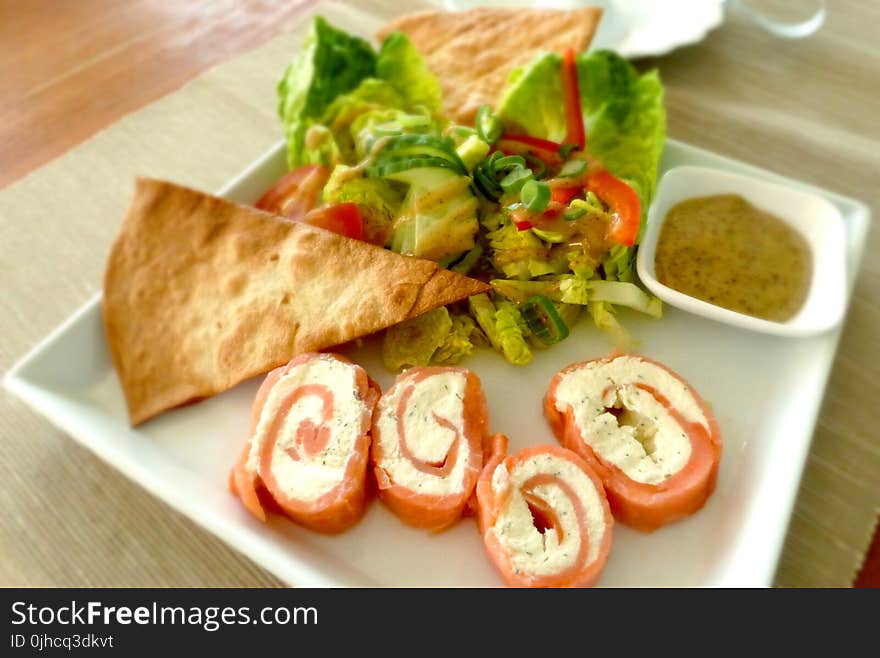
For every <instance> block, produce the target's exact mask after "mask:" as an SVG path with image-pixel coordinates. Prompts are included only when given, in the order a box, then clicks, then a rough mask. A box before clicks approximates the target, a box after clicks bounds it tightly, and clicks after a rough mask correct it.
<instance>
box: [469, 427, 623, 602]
mask: <svg viewBox="0 0 880 658" xmlns="http://www.w3.org/2000/svg"><path fill="white" fill-rule="evenodd" d="M493 444H494V445H493V451H492V455H491V457H490V458H489V460H488V463H487V465H486V467H485V468H484V469H483V472H482V474H481V475H480V479H479V482H478V483H477V508H478V514H479V523H480V533H481V534H482V537H483V543H484V544H485V546H486V553H487V554H488V555H489V559H490V560H491V561H492V564H494V565H495V568H496V569H497V570H498V572H499V573H500V574H501V577H502V578H503V579H504V581H505V582H506V583H507V584H508V585H510V586H512V587H591V586H592V585H594V584H595V583H596V581H597V580H598V578H599V575H600V574H601V572H602V568H603V567H604V566H605V562H606V560H607V559H608V553H609V552H610V550H611V535H612V528H613V526H614V520H613V518H612V516H611V510H610V508H609V505H608V500H607V499H606V498H605V492H604V490H603V488H602V482H601V480H600V479H599V478H598V476H597V475H596V474H595V473H594V472H593V471H592V469H590V467H589V466H588V465H587V464H586V462H585V461H584V460H583V459H581V458H580V457H579V456H578V455H577V454H575V453H574V452H572V451H571V450H567V449H565V448H560V447H559V446H541V445H539V446H533V447H530V448H527V449H525V450H522V451H520V452H518V453H517V454H515V455H513V456H512V457H508V456H506V454H505V453H506V451H507V438H506V437H504V436H502V435H498V436H497V437H496V438H495V440H494V442H493Z"/></svg>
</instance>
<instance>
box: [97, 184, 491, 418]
mask: <svg viewBox="0 0 880 658" xmlns="http://www.w3.org/2000/svg"><path fill="white" fill-rule="evenodd" d="M488 288H489V287H488V286H487V285H485V284H484V283H481V282H479V281H476V280H474V279H469V278H467V277H464V276H460V275H458V274H455V273H453V272H450V271H448V270H445V269H443V268H441V267H439V266H438V265H437V264H436V263H434V262H431V261H427V260H421V259H417V258H410V257H407V256H401V255H399V254H396V253H394V252H391V251H388V250H387V249H382V248H380V247H376V246H373V245H370V244H367V243H365V242H360V241H357V240H351V239H349V238H346V237H343V236H340V235H336V234H335V233H330V232H329V231H325V230H323V229H318V228H314V227H311V226H307V225H305V224H302V223H298V222H292V221H289V220H286V219H284V218H280V217H276V216H273V215H269V214H267V213H264V212H261V211H258V210H255V209H253V208H250V207H246V206H239V205H236V204H234V203H230V202H229V201H224V200H223V199H219V198H216V197H213V196H209V195H207V194H202V193H201V192H196V191H194V190H190V189H187V188H184V187H180V186H177V185H174V184H172V183H166V182H162V181H157V180H149V179H140V180H138V181H137V188H136V191H135V195H134V199H133V200H132V203H131V206H130V207H129V210H128V214H127V216H126V218H125V221H124V222H123V225H122V228H121V231H120V234H119V236H118V237H117V239H116V242H115V244H114V245H113V247H112V250H111V252H110V258H109V261H108V264H107V270H106V273H105V277H104V299H103V318H104V328H105V331H106V334H107V341H108V343H109V346H110V353H111V355H112V358H113V363H114V365H115V366H116V371H117V373H118V374H119V379H120V381H121V382H122V388H123V391H124V392H125V398H126V402H127V404H128V413H129V417H130V419H131V423H132V425H137V424H139V423H142V422H143V421H145V420H147V419H149V418H151V417H152V416H155V415H156V414H158V413H160V412H162V411H164V410H166V409H170V408H172V407H176V406H179V405H181V404H184V403H186V402H191V401H195V400H199V399H201V398H205V397H208V396H211V395H215V394H217V393H220V392H221V391H225V390H226V389H229V388H231V387H232V386H235V385H236V384H238V383H239V382H241V381H243V380H245V379H248V378H250V377H254V376H256V375H259V374H262V373H265V372H267V371H269V370H271V369H273V368H275V367H277V366H280V365H282V364H284V363H286V362H287V361H289V360H290V359H291V358H292V357H293V356H295V355H296V354H300V353H302V352H310V351H316V350H320V349H323V348H327V347H331V346H333V345H339V344H340V343H344V342H347V341H350V340H352V339H354V338H357V337H359V336H365V335H367V334H371V333H373V332H375V331H378V330H380V329H384V328H385V327H388V326H391V325H393V324H397V323H398V322H401V321H403V320H406V319H408V318H411V317H414V316H416V315H419V314H421V313H424V312H426V311H429V310H431V309H432V308H436V307H438V306H443V305H445V304H450V303H452V302H455V301H458V300H460V299H464V298H466V297H469V296H470V295H474V294H477V293H479V292H484V291H486V290H488Z"/></svg>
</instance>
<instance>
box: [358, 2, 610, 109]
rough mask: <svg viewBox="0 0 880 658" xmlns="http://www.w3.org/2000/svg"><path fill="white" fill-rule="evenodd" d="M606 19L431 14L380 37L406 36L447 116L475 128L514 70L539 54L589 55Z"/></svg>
mask: <svg viewBox="0 0 880 658" xmlns="http://www.w3.org/2000/svg"><path fill="white" fill-rule="evenodd" d="M601 17H602V9H601V8H599V7H580V8H577V9H544V8H527V7H477V8H475V9H468V10H463V11H443V10H431V11H422V12H418V13H414V14H407V15H405V16H401V17H399V18H396V19H394V20H392V21H391V22H390V23H388V24H387V25H385V26H383V27H382V28H381V29H380V30H379V32H378V33H377V35H376V36H377V37H378V38H379V39H380V40H381V39H384V38H385V37H386V36H387V35H388V34H390V33H391V32H393V31H395V30H399V31H401V32H404V33H405V34H406V35H407V36H408V37H409V38H410V40H411V41H412V42H413V45H414V46H415V47H416V48H417V49H418V50H419V52H421V54H422V55H423V56H424V57H425V60H426V61H427V63H428V67H429V68H430V69H431V70H432V71H433V72H434V74H435V75H436V76H437V77H438V78H439V80H440V86H441V87H442V89H443V105H444V108H445V109H446V112H447V114H448V115H449V116H450V117H452V118H453V119H455V120H456V121H458V122H459V123H464V124H470V123H472V122H473V118H474V114H476V111H477V109H478V108H479V107H480V106H481V105H485V104H489V105H492V106H495V105H496V104H497V102H498V100H499V98H500V96H501V92H502V91H503V89H504V87H505V86H506V84H507V79H508V76H509V75H510V72H511V71H512V70H513V69H514V68H516V67H518V66H524V65H526V64H528V63H529V62H530V61H531V60H532V59H534V57H535V55H537V54H538V53H540V52H544V51H552V52H559V53H561V52H563V51H565V50H567V49H568V48H574V49H575V51H576V52H581V51H583V50H586V49H587V47H588V46H589V45H590V42H591V41H592V40H593V35H594V34H595V32H596V27H597V26H598V24H599V20H600V18H601Z"/></svg>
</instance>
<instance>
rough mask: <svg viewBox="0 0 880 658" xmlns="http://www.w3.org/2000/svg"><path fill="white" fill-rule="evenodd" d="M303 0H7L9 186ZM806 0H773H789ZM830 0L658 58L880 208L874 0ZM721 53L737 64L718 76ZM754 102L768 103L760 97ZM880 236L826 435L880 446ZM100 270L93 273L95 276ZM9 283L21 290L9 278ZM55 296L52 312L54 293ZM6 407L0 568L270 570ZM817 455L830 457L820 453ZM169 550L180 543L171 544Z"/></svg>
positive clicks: (666, 69) (178, 575) (3, 162)
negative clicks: (783, 37) (134, 521)
mask: <svg viewBox="0 0 880 658" xmlns="http://www.w3.org/2000/svg"><path fill="white" fill-rule="evenodd" d="M308 4H311V3H309V2H308V1H306V2H299V3H297V2H290V1H284V0H278V1H276V2H268V1H267V0H242V1H238V2H231V1H228V2H218V1H213V0H212V1H210V2H209V1H208V0H191V1H190V2H186V3H176V2H174V3H172V2H162V3H157V2H150V1H148V0H129V1H126V2H122V1H114V0H78V1H77V2H68V1H64V0H30V1H29V2H26V3H21V2H17V1H15V0H0V99H3V100H2V105H0V144H2V148H0V188H2V187H3V186H5V185H7V184H9V183H11V182H13V181H15V180H17V179H19V178H20V177H22V176H24V175H26V174H27V173H28V172H30V171H32V170H34V169H35V168H37V167H39V166H41V165H42V164H44V163H46V162H48V161H49V160H51V159H53V158H54V157H56V156H58V155H59V154H61V153H63V152H65V151H66V150H67V149H69V148H71V147H73V146H74V145H76V144H78V143H80V142H81V141H82V140H84V139H86V138H88V137H89V136H90V135H92V134H93V133H95V132H96V131H99V130H100V129H101V128H103V127H105V126H107V125H108V124H110V123H112V122H113V121H115V120H116V119H118V118H120V117H122V116H123V115H125V114H126V113H128V112H131V111H133V110H135V109H137V108H139V107H141V106H143V105H144V104H146V103H148V102H150V101H151V100H154V99H156V98H158V97H160V96H162V95H164V94H166V93H168V92H171V91H173V90H175V89H176V88H178V87H179V86H180V85H182V84H183V83H184V82H186V81H187V80H189V79H191V78H192V77H194V76H195V75H196V74H198V73H199V72H201V71H203V70H204V69H206V68H207V67H209V66H211V65H212V64H214V63H217V62H220V61H222V60H224V59H226V58H228V57H231V56H233V55H235V54H237V53H239V52H242V51H244V50H247V49H248V48H251V47H254V46H256V45H258V44H260V43H261V42H263V41H264V40H266V39H267V38H269V37H270V36H272V35H274V34H275V33H276V32H278V30H280V29H281V28H282V27H283V26H284V25H285V23H286V22H287V21H289V20H290V19H291V18H292V17H294V16H295V15H296V14H297V13H298V12H300V11H302V9H303V7H304V6H305V5H308ZM753 4H757V3H753ZM797 4H798V3H796V2H795V1H794V0H791V1H790V2H774V3H773V5H774V7H775V8H779V7H780V6H781V7H782V9H783V10H786V9H788V10H792V8H793V7H795V6H796V5H797ZM829 5H830V18H829V20H828V23H827V25H826V27H825V29H824V30H823V32H822V33H821V34H820V35H818V36H816V37H813V38H811V39H809V40H807V41H803V42H782V41H776V40H775V39H773V38H772V37H770V36H768V35H766V34H763V33H761V32H759V31H757V30H755V29H753V28H752V27H751V26H750V25H749V24H748V23H747V22H745V21H744V20H743V19H741V18H737V17H731V19H730V20H729V21H728V22H727V23H726V24H725V25H724V26H723V27H722V28H720V29H719V30H717V31H716V32H715V33H713V34H712V35H711V36H710V38H709V39H708V40H707V41H706V42H705V43H704V44H701V45H698V46H693V47H688V48H684V49H682V50H679V51H676V52H675V53H673V54H671V55H668V56H665V57H663V58H660V59H658V60H656V61H655V62H653V64H655V65H657V66H659V67H660V70H661V73H662V75H663V79H664V82H665V84H666V86H667V105H668V109H669V132H670V134H671V135H672V136H675V137H678V138H682V139H686V140H687V141H690V142H693V143H697V144H701V145H704V146H706V147H707V148H710V149H713V150H717V151H719V152H723V153H726V154H729V155H731V156H732V157H735V158H742V159H744V160H748V161H752V162H756V163H759V164H763V165H764V166H767V167H769V168H772V169H775V170H776V171H779V172H780V173H782V174H784V175H790V176H793V177H797V178H801V179H805V180H808V181H810V182H813V183H816V184H819V185H824V186H827V187H830V188H832V189H835V190H837V191H839V192H842V193H844V194H849V195H852V196H855V197H858V198H862V199H864V200H866V201H868V202H869V203H870V204H871V205H872V208H873V210H874V213H875V214H876V213H877V211H878V210H880V186H878V185H877V183H878V179H877V171H878V167H877V165H878V162H880V160H878V158H877V155H876V154H877V153H878V152H880V123H878V121H877V117H878V116H880V94H878V93H877V88H876V85H877V81H878V80H880V62H878V56H877V45H876V28H877V25H880V7H878V6H875V5H873V4H871V5H869V3H861V2H856V1H855V0H839V1H836V2H835V1H832V2H830V3H829ZM719 71H735V72H736V73H735V76H734V77H731V76H729V75H728V76H719V73H718V72H719ZM755 108H760V110H761V111H760V112H759V113H758V114H757V115H756V114H755V113H754V110H755ZM755 116H757V117H758V121H755V118H754V117H755ZM730 126H733V128H735V129H728V127H730ZM817 127H818V128H817ZM843 146H845V147H846V148H845V149H843V148H839V147H843ZM844 153H845V154H846V155H844ZM805 159H806V160H808V161H809V162H807V164H805V162H804V161H805ZM878 247H880V240H878V235H877V231H876V230H874V231H872V233H871V237H870V241H869V244H868V247H867V250H866V254H867V256H866V259H865V261H866V262H865V265H864V267H863V271H862V273H861V276H860V278H859V281H858V284H857V288H856V292H855V297H854V300H853V310H852V313H851V315H850V317H849V320H848V324H847V327H846V329H845V332H844V336H843V340H842V343H841V349H840V353H839V356H838V359H837V361H836V363H835V368H834V372H833V374H832V378H831V382H830V388H829V391H830V392H829V394H828V396H827V398H826V401H825V405H824V407H823V410H822V414H821V418H820V421H819V427H818V430H817V438H816V443H817V444H822V443H824V444H826V445H827V444H829V442H830V443H832V444H833V442H835V441H847V440H853V437H857V438H858V437H861V438H862V439H864V440H868V441H870V440H873V449H874V450H880V442H878V440H877V437H878V434H880V432H878V430H877V429H876V427H877V422H878V420H880V419H878V415H877V412H876V404H877V403H876V400H877V399H878V396H880V385H878V382H880V372H878V367H877V355H878V354H880V343H878V337H880V310H878V305H877V301H878V299H880V261H878V260H877V259H876V258H874V254H875V253H876V251H877V249H878ZM3 262H5V261H3ZM92 285H93V288H96V287H97V285H98V282H97V281H94V282H92ZM7 294H10V291H5V290H4V296H5V295H7ZM11 294H12V295H22V294H24V291H15V290H14V291H11ZM16 308H17V309H18V313H19V314H18V315H17V316H16V319H15V327H14V329H13V334H10V335H13V336H14V340H12V339H10V340H8V341H4V342H5V343H6V345H4V346H3V347H0V350H2V352H0V357H2V363H0V366H2V368H3V369H6V368H8V366H9V365H10V364H11V363H12V361H13V360H14V359H15V358H17V357H18V356H20V354H21V353H22V352H23V351H24V349H26V348H27V347H29V346H30V345H31V344H33V341H34V340H36V339H37V338H38V336H37V335H29V333H28V331H27V325H28V318H26V317H24V316H23V315H22V314H23V313H25V311H22V310H21V309H22V308H25V307H24V306H21V305H19V306H17V307H16ZM29 308H30V307H29ZM4 313H5V311H4ZM46 313H48V314H49V315H51V309H48V310H47V311H46ZM46 313H44V314H43V315H44V316H45V315H46ZM41 317H43V316H41ZM52 317H54V316H52ZM55 321H57V319H56V320H55ZM4 322H5V320H4ZM35 322H36V320H35ZM44 323H45V322H44ZM41 326H42V325H41ZM49 326H51V325H49ZM4 404H6V403H5V402H4ZM4 409H7V410H8V411H7V412H6V413H4V414H2V418H0V437H2V443H0V507H2V509H3V510H4V517H3V520H0V584H3V585H87V586H88V585H274V584H277V581H276V580H275V579H274V578H273V577H271V576H269V575H268V574H266V573H265V572H263V571H262V570H261V569H259V568H257V567H255V566H253V565H252V564H251V563H250V562H249V561H248V560H246V559H245V558H243V557H242V556H239V555H238V554H236V553H234V552H233V551H231V550H230V549H227V548H226V547H225V546H224V545H223V544H222V543H221V542H220V541H218V540H216V539H214V538H213V537H211V536H209V535H207V534H206V533H204V532H202V531H201V530H199V529H198V528H196V527H195V526H194V525H193V524H192V523H190V522H189V521H188V520H186V519H184V518H182V517H181V516H179V515H178V514H176V513H175V512H173V511H171V510H169V509H168V508H167V507H165V506H164V505H163V504H161V503H159V502H158V501H156V500H154V499H152V498H151V497H149V496H147V495H146V494H144V493H143V492H142V491H141V490H140V489H139V488H137V487H136V486H135V485H133V484H131V483H129V482H128V481H126V480H125V479H124V478H123V477H122V476H120V475H118V474H117V473H116V472H114V471H113V470H112V469H110V468H109V467H108V466H106V465H104V464H103V463H101V462H99V461H98V460H97V459H95V458H94V457H93V456H92V455H91V454H89V453H87V452H86V451H85V450H83V449H81V448H80V447H78V446H77V445H75V444H74V443H73V442H71V441H69V440H67V439H66V438H65V437H64V436H63V435H62V434H61V433H59V432H55V431H52V430H50V429H49V427H48V425H47V424H45V423H44V422H43V421H42V420H40V419H38V418H36V417H35V416H34V415H33V414H31V413H30V412H28V411H27V410H25V409H24V408H23V406H22V405H20V404H17V403H12V402H9V403H8V407H4ZM23 436H24V437H26V441H25V439H23V438H22V437H23ZM22 446H25V448H22ZM810 468H814V469H822V468H834V465H833V464H824V463H822V462H819V463H812V462H811V466H810ZM59 480H60V481H65V482H66V481H69V483H70V484H69V491H68V490H67V489H65V488H59V487H54V488H52V487H50V486H47V485H48V484H49V483H50V481H52V482H55V483H57V482H58V481H59ZM66 492H67V493H66ZM811 495H820V493H817V492H809V491H802V492H801V496H802V497H803V496H811ZM87 496H91V497H95V496H97V497H98V499H99V500H101V505H100V509H96V508H92V507H84V506H83V505H82V503H81V501H82V500H85V499H88V498H87ZM877 498H878V499H880V492H878V494H877ZM878 502H880V501H878ZM122 514H126V515H139V516H140V518H141V519H142V521H143V524H144V526H145V527H146V528H148V530H147V531H145V532H148V533H149V544H151V545H152V546H156V545H161V546H163V547H166V548H169V549H172V551H168V550H166V551H163V552H161V553H160V554H157V552H156V551H153V550H150V546H149V545H146V544H147V541H146V539H145V537H146V534H144V535H142V536H141V535H138V534H135V535H133V536H131V535H127V536H120V535H119V534H118V533H117V532H116V527H117V526H116V524H115V523H114V521H113V518H114V516H115V515H122ZM793 523H794V524H799V523H800V524H804V523H806V524H809V523H814V524H817V525H818V526H820V527H822V528H826V529H827V530H828V531H829V532H833V520H829V519H809V518H799V516H798V514H797V513H796V515H795V517H794V520H793ZM828 524H831V525H828ZM169 552H172V554H173V555H174V556H175V559H174V560H169V559H167V555H168V553H169ZM871 555H872V557H871V559H870V560H869V563H868V564H867V565H866V567H865V570H864V572H863V576H862V579H861V580H860V581H859V584H861V585H874V586H877V585H880V546H878V544H877V541H876V537H875V547H874V549H873V550H872V554H871Z"/></svg>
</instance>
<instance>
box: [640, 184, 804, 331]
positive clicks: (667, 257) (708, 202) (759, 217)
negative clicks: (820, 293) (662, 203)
mask: <svg viewBox="0 0 880 658" xmlns="http://www.w3.org/2000/svg"><path fill="white" fill-rule="evenodd" d="M654 267H655V270H656V274H657V280H658V281H660V283H662V284H663V285H665V286H668V287H670V288H673V289H675V290H678V291H679V292H683V293H684V294H686V295H690V296H691V297H696V298H697V299H701V300H703V301H706V302H709V303H710V304H715V305H716V306H723V307H724V308H727V309H730V310H732V311H737V312H739V313H745V314H746V315H751V316H754V317H758V318H762V319H764V320H772V321H774V322H785V321H786V320H789V319H791V318H792V317H793V316H794V315H795V314H796V313H797V312H798V310H799V309H800V308H801V306H802V305H803V303H804V300H805V299H806V296H807V292H808V290H809V287H810V279H811V277H812V269H813V259H812V255H811V253H810V248H809V246H808V245H807V242H806V240H804V238H803V236H801V234H800V233H798V232H797V231H796V230H795V229H792V228H790V227H789V226H788V224H786V223H785V222H784V221H782V220H781V219H779V218H778V217H776V216H775V215H772V214H770V213H767V212H764V211H763V210H761V209H759V208H756V207H755V206H753V205H752V204H750V203H749V202H748V201H746V200H745V199H743V198H742V197H741V196H739V195H737V194H721V195H717V196H707V197H695V198H693V199H688V200H686V201H682V202H681V203H679V204H677V205H675V206H673V207H672V208H671V209H670V210H669V212H668V213H667V215H666V219H665V221H664V223H663V228H662V229H661V230H660V238H659V239H658V240H657V252H656V255H655V257H654Z"/></svg>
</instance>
